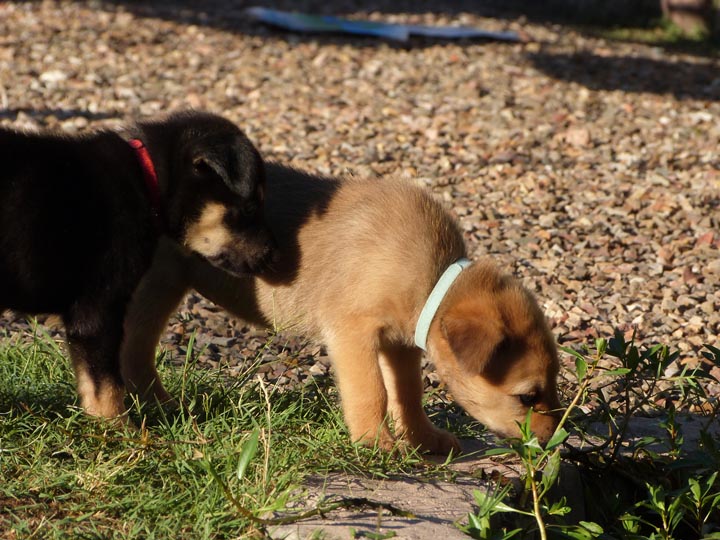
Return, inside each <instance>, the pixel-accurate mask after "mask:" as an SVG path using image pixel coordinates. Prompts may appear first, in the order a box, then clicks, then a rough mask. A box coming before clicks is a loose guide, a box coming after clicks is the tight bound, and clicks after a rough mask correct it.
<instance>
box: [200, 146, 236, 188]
mask: <svg viewBox="0 0 720 540" xmlns="http://www.w3.org/2000/svg"><path fill="white" fill-rule="evenodd" d="M192 164H193V167H195V170H197V171H198V172H200V173H205V174H206V173H210V174H214V175H216V176H218V177H220V179H222V181H223V182H224V183H225V184H226V185H228V186H229V185H230V175H229V169H230V163H229V159H228V156H223V155H222V153H220V152H217V151H212V150H206V151H203V152H200V153H198V154H196V155H195V156H194V157H193V160H192Z"/></svg>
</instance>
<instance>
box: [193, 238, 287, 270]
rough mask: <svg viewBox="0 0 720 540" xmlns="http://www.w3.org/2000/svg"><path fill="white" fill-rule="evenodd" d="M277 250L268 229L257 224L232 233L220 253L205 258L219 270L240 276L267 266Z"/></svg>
mask: <svg viewBox="0 0 720 540" xmlns="http://www.w3.org/2000/svg"><path fill="white" fill-rule="evenodd" d="M277 252H278V247H277V242H276V241H275V238H274V237H273V235H272V233H271V232H270V230H269V229H268V228H267V227H265V226H257V227H249V228H245V229H244V230H242V231H241V232H237V233H235V234H233V238H232V241H231V242H229V243H228V244H227V245H226V246H225V247H224V249H223V250H222V251H220V253H218V254H217V255H215V256H212V257H207V259H208V261H210V263H211V264H213V265H214V266H217V267H218V268H220V269H221V270H224V271H226V272H229V273H231V274H235V275H239V276H242V275H247V274H256V273H259V272H262V271H263V270H265V269H266V268H268V267H269V266H270V265H271V264H272V261H273V260H275V259H276V258H277Z"/></svg>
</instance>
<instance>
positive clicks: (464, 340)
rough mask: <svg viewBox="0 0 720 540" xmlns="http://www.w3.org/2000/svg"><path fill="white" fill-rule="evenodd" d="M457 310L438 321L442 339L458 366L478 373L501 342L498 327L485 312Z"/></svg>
mask: <svg viewBox="0 0 720 540" xmlns="http://www.w3.org/2000/svg"><path fill="white" fill-rule="evenodd" d="M458 311H459V312H458V313H451V314H448V315H447V316H445V317H443V319H442V320H441V321H440V328H441V330H442V333H443V336H444V337H445V339H446V340H447V342H448V345H449V346H450V349H451V350H452V352H453V354H454V355H455V357H456V358H457V359H458V362H459V363H460V365H462V366H463V367H464V368H465V369H467V370H468V371H470V372H472V373H482V372H483V371H484V370H485V369H487V368H488V364H489V363H490V360H491V358H492V357H493V354H494V352H495V350H496V348H497V346H498V345H499V344H500V343H502V342H503V339H504V335H503V333H502V328H501V326H500V325H499V324H498V323H497V319H494V318H492V316H491V315H490V314H489V313H487V314H481V313H466V312H465V310H458Z"/></svg>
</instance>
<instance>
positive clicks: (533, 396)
mask: <svg viewBox="0 0 720 540" xmlns="http://www.w3.org/2000/svg"><path fill="white" fill-rule="evenodd" d="M517 398H518V399H519V400H520V403H522V404H523V406H524V407H532V406H533V405H535V404H536V403H537V402H538V394H537V392H531V393H529V394H520V395H519V396H517Z"/></svg>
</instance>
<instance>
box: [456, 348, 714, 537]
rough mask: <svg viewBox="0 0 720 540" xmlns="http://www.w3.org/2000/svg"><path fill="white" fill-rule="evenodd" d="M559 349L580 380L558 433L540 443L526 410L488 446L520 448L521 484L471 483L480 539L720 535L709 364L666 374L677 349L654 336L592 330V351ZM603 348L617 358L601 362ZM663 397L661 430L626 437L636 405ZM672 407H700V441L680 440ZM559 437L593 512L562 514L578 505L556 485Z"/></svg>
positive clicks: (472, 521) (473, 523) (647, 408)
mask: <svg viewBox="0 0 720 540" xmlns="http://www.w3.org/2000/svg"><path fill="white" fill-rule="evenodd" d="M564 350H565V352H566V353H568V354H570V355H572V356H573V358H574V360H575V375H576V377H577V390H576V392H575V395H574V397H573V399H572V401H571V403H570V406H569V407H568V409H567V410H566V413H565V415H564V416H563V419H562V421H561V422H560V425H559V426H558V429H557V431H556V432H555V435H554V436H553V438H552V439H551V441H550V442H549V443H548V444H547V445H546V447H545V448H542V447H541V446H540V445H539V444H538V443H537V439H536V438H535V437H534V436H533V434H532V432H531V431H530V429H529V419H528V420H527V421H526V422H525V423H524V424H523V425H522V426H521V431H522V434H521V437H520V438H519V439H511V440H509V441H508V444H507V446H506V447H504V448H499V449H494V450H492V451H490V452H488V455H498V454H504V453H505V454H511V455H514V456H516V457H517V458H519V460H520V462H521V463H522V464H523V467H524V470H525V474H524V485H523V486H522V489H520V490H519V493H518V494H516V495H515V496H514V497H513V496H512V495H513V494H512V493H511V491H512V490H511V486H509V485H508V487H506V488H504V489H502V490H499V491H495V492H493V493H490V494H483V493H481V492H476V493H475V497H476V502H477V505H478V512H477V513H474V514H471V515H469V516H468V524H467V525H464V526H461V529H462V530H463V531H465V532H466V533H467V534H468V535H469V536H471V537H473V538H480V539H507V538H512V537H514V536H517V535H520V536H521V537H522V538H534V537H539V538H541V539H542V540H545V539H547V538H574V539H592V538H608V539H609V538H618V539H633V540H641V539H648V540H650V539H652V540H656V539H665V540H669V539H673V538H675V539H678V540H680V539H682V540H691V539H694V538H697V539H700V538H703V539H711V538H720V481H718V472H717V471H718V469H720V454H719V453H718V444H717V440H716V438H714V437H717V430H716V428H717V423H718V416H719V409H720V405H719V404H718V400H717V399H714V400H713V399H710V398H709V396H708V395H707V394H706V393H705V391H704V385H703V382H705V381H707V380H708V379H710V378H711V376H710V374H709V372H708V371H706V370H703V369H702V368H694V369H690V368H687V367H683V368H680V369H679V370H678V372H677V373H675V374H673V375H670V376H664V374H666V373H668V372H669V371H670V369H669V368H670V367H671V366H672V365H673V364H674V363H675V362H676V360H677V357H678V355H677V353H675V352H671V351H670V350H669V349H668V348H667V347H665V346H659V345H658V346H653V347H650V348H646V349H643V348H640V347H638V346H636V345H635V343H634V339H633V340H630V341H626V340H625V339H624V337H623V336H622V335H621V334H616V335H615V337H614V338H612V339H610V340H609V341H606V340H603V339H600V340H597V341H596V343H595V349H594V351H593V352H592V353H590V351H585V352H584V353H581V352H578V351H575V350H572V349H564ZM719 353H720V351H719V350H718V349H717V348H714V347H712V346H708V347H707V350H706V351H704V352H703V357H704V358H705V359H706V360H708V361H710V362H711V363H713V364H714V365H720V354H719ZM606 356H608V357H613V358H615V359H616V360H617V364H618V365H614V366H610V367H608V366H606V365H605V364H606V363H607V362H604V360H605V357H606ZM661 386H662V387H663V389H660V387H661ZM667 388H671V389H672V391H673V392H674V396H673V397H674V398H675V399H674V401H666V400H661V398H663V397H664V396H665V395H666V394H667ZM663 401H665V408H664V410H662V412H663V413H664V418H663V420H662V421H661V422H660V426H661V427H662V428H663V429H664V430H665V437H658V436H647V437H642V438H640V439H637V440H631V439H630V438H629V436H628V432H629V426H630V423H631V421H633V419H634V418H635V417H636V415H637V413H639V412H645V413H647V412H655V413H658V412H659V411H658V407H657V404H658V403H659V402H660V403H662V402H663ZM583 409H584V410H583ZM678 409H682V410H690V409H694V410H702V411H704V416H701V418H700V419H699V420H700V421H701V422H702V427H701V428H700V430H699V433H700V438H699V442H698V443H697V444H696V445H686V444H685V439H684V436H683V422H681V421H680V420H679V418H680V414H679V411H678ZM588 411H589V414H588ZM685 418H686V416H683V419H685ZM598 421H599V422H600V423H601V424H602V425H605V426H606V429H607V434H606V436H605V438H604V440H602V439H600V440H598V438H597V437H592V436H590V435H589V433H590V432H591V431H592V430H591V429H590V428H591V426H592V425H593V423H595V424H597V423H598ZM568 425H572V427H573V431H574V432H575V433H576V434H577V435H575V436H574V437H573V438H568V432H567V431H566V429H565V428H566V426H568ZM713 427H714V428H715V431H713ZM577 440H579V442H580V445H579V446H578V445H577V442H576V441H577ZM562 443H564V444H565V449H564V451H563V457H564V458H565V459H566V460H569V461H574V462H575V463H577V464H579V465H581V467H582V472H583V484H584V487H585V490H586V493H588V494H590V497H592V504H591V505H588V508H585V509H584V510H585V512H584V513H585V514H587V515H588V516H589V517H590V518H591V519H589V520H582V519H581V520H577V521H576V522H574V523H572V522H568V521H567V520H566V519H565V516H567V515H569V514H570V513H571V512H572V511H573V510H575V511H576V512H577V510H578V509H577V507H576V506H575V507H573V506H571V504H569V503H568V501H567V500H566V499H565V498H564V497H558V496H556V495H555V494H554V493H553V489H552V488H553V485H554V484H555V482H556V480H557V479H558V476H559V475H560V474H561V453H560V445H561V444H562ZM512 499H514V500H512ZM508 515H512V516H514V517H513V519H512V520H510V519H508V517H507V516H508Z"/></svg>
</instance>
